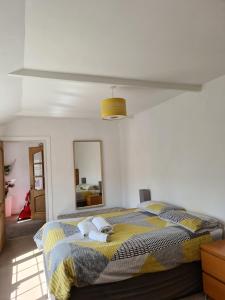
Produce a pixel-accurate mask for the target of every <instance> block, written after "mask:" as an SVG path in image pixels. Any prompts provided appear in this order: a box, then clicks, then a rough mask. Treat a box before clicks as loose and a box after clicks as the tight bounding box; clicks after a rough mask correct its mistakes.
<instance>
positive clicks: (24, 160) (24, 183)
mask: <svg viewBox="0 0 225 300" xmlns="http://www.w3.org/2000/svg"><path fill="white" fill-rule="evenodd" d="M37 145H38V144H37V143H30V142H4V164H5V165H8V164H11V163H12V162H13V161H14V160H15V159H16V162H15V165H14V167H13V169H12V172H10V174H9V175H8V176H6V177H5V179H6V180H11V179H16V183H15V187H13V188H10V189H9V193H8V195H10V196H12V214H18V213H19V212H20V211H21V209H22V208H23V206H24V203H25V196H26V193H27V192H28V191H29V189H30V176H29V147H34V146H37Z"/></svg>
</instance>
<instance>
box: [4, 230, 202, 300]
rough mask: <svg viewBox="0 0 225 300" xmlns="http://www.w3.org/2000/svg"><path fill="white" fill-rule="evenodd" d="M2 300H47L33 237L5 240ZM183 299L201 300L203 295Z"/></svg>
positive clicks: (41, 267)
mask: <svg viewBox="0 0 225 300" xmlns="http://www.w3.org/2000/svg"><path fill="white" fill-rule="evenodd" d="M0 299H1V300H47V299H48V296H47V286H46V281H45V275H44V265H43V257H42V252H41V251H39V250H38V249H37V248H36V245H35V243H34V242H33V238H32V235H29V236H25V237H20V238H15V239H11V240H9V241H7V244H6V246H5V248H4V250H3V252H2V254H1V255H0ZM185 300H204V296H203V295H202V294H199V295H193V296H190V297H187V298H185Z"/></svg>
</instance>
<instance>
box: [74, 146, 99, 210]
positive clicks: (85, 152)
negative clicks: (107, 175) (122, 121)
mask: <svg viewBox="0 0 225 300" xmlns="http://www.w3.org/2000/svg"><path fill="white" fill-rule="evenodd" d="M73 155H74V182H75V191H76V207H77V208H78V209H79V208H88V207H93V206H100V205H103V204H104V195H103V172H102V169H103V165H102V142H101V141H74V142H73Z"/></svg>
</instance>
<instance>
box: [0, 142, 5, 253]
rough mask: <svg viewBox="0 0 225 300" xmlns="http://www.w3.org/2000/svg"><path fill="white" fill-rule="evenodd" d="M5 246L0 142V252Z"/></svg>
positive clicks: (2, 168) (1, 148) (3, 190)
mask: <svg viewBox="0 0 225 300" xmlns="http://www.w3.org/2000/svg"><path fill="white" fill-rule="evenodd" d="M4 244H5V180H4V151H3V142H0V252H1V251H2V248H3V247H4Z"/></svg>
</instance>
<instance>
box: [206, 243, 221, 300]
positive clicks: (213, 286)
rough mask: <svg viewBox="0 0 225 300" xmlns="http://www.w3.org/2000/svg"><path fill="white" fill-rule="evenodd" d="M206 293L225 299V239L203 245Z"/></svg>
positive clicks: (211, 296) (215, 299) (218, 298)
mask: <svg viewBox="0 0 225 300" xmlns="http://www.w3.org/2000/svg"><path fill="white" fill-rule="evenodd" d="M201 261H202V270H203V288H204V293H205V294H206V295H207V296H209V297H210V298H212V299H214V300H224V299H225V240H222V241H216V242H213V243H211V244H206V245H202V246H201Z"/></svg>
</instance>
